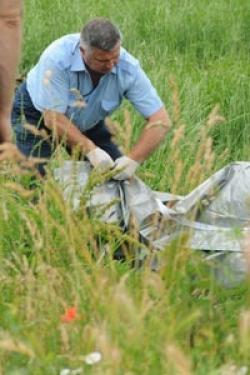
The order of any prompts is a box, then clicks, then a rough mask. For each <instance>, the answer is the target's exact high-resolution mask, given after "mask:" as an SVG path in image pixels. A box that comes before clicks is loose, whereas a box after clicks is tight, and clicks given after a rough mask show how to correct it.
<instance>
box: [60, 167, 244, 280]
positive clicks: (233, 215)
mask: <svg viewBox="0 0 250 375" xmlns="http://www.w3.org/2000/svg"><path fill="white" fill-rule="evenodd" d="M90 173H91V167H90V165H89V163H87V162H72V161H66V162H65V163H64V164H63V166H62V167H61V168H57V169H56V170H55V172H54V175H55V179H56V180H57V181H58V182H59V183H60V185H61V186H63V190H64V197H65V199H67V200H69V201H70V202H71V203H72V206H73V208H74V209H78V208H79V204H80V200H81V196H82V194H83V192H84V189H85V187H86V184H87V182H88V178H89V175H90ZM170 203H171V204H170ZM87 205H88V207H89V210H90V212H91V211H94V212H98V211H99V212H100V213H101V214H100V215H101V216H100V219H101V220H103V221H104V222H107V223H117V224H118V225H120V226H121V227H122V228H123V229H124V230H126V229H128V225H129V221H130V218H131V217H133V218H134V220H135V221H136V222H137V225H138V231H139V233H140V238H141V241H142V242H144V243H146V244H148V245H150V247H151V248H153V249H155V250H158V251H160V250H162V249H164V248H165V247H166V245H168V244H169V243H170V242H171V241H173V240H174V239H176V238H178V236H180V234H181V233H185V232H187V233H188V236H187V238H188V243H187V246H188V247H189V248H191V249H194V250H201V251H202V254H203V255H204V256H206V258H207V259H208V260H210V261H213V271H214V273H215V275H216V277H217V278H218V280H220V282H221V283H222V284H223V285H225V286H232V285H235V284H236V283H237V282H239V281H241V280H242V279H243V278H244V275H245V274H246V271H247V267H246V262H245V258H244V253H243V250H244V243H245V241H243V240H244V238H246V237H247V236H249V238H250V163H248V162H236V163H232V164H230V165H228V166H226V167H225V168H223V169H221V170H219V171H218V172H217V173H215V174H214V175H213V176H211V177H210V178H209V179H207V180H206V181H205V182H203V183H202V184H201V185H199V186H198V187H197V188H196V189H194V190H193V191H192V192H191V193H190V194H188V195H186V196H184V197H183V196H175V195H172V194H168V193H165V192H154V191H152V190H151V189H150V188H149V187H148V186H147V185H145V184H144V183H143V182H142V181H141V180H140V179H139V178H137V177H135V178H133V179H131V180H130V181H124V182H119V181H115V180H110V181H107V182H104V183H102V184H100V185H97V186H95V187H94V188H93V190H92V191H91V192H90V194H89V198H88V201H87ZM170 206H171V208H170Z"/></svg>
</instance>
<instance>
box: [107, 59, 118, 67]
mask: <svg viewBox="0 0 250 375" xmlns="http://www.w3.org/2000/svg"><path fill="white" fill-rule="evenodd" d="M115 64H116V62H115V60H110V61H108V62H107V65H106V67H107V68H108V69H112V68H113V66H114V65H115Z"/></svg>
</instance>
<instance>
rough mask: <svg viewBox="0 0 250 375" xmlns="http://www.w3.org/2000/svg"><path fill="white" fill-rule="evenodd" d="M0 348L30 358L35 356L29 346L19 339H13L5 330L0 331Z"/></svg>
mask: <svg viewBox="0 0 250 375" xmlns="http://www.w3.org/2000/svg"><path fill="white" fill-rule="evenodd" d="M0 349H1V350H3V351H7V352H15V353H20V354H23V355H25V356H27V357H30V358H34V357H35V353H34V352H33V350H32V349H31V348H29V347H28V346H27V345H26V344H24V343H23V342H21V341H20V340H17V339H14V338H13V337H11V336H10V334H9V333H7V332H1V334H0Z"/></svg>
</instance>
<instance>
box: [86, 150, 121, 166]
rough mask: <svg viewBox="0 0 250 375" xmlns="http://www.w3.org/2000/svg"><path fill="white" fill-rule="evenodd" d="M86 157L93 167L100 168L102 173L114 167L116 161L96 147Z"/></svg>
mask: <svg viewBox="0 0 250 375" xmlns="http://www.w3.org/2000/svg"><path fill="white" fill-rule="evenodd" d="M86 157H87V158H88V160H89V161H90V163H91V164H92V165H93V167H94V168H98V169H100V170H101V171H107V170H109V169H111V168H113V167H114V165H115V163H114V160H113V159H112V158H111V156H109V154H108V153H107V152H105V151H104V150H102V149H101V148H99V147H95V148H94V149H93V150H91V151H90V152H88V153H87V154H86Z"/></svg>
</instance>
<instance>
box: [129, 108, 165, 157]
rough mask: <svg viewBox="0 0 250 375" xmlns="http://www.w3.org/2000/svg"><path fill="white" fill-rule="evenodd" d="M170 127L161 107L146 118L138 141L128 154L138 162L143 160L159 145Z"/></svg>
mask: <svg viewBox="0 0 250 375" xmlns="http://www.w3.org/2000/svg"><path fill="white" fill-rule="evenodd" d="M169 127H170V120H169V117H168V114H167V112H166V110H165V109H164V108H163V109H161V110H160V111H159V112H158V113H157V114H155V115H154V116H152V117H151V118H149V119H148V122H147V124H146V126H145V128H144V130H143V132H142V134H141V135H140V138H139V140H138V142H137V143H136V144H135V146H134V147H133V148H132V150H131V151H130V153H129V154H128V156H129V157H130V158H131V159H133V160H136V161H138V162H143V161H144V160H145V159H147V157H148V156H149V155H150V154H151V153H152V152H153V151H154V150H155V149H156V148H157V147H158V146H159V144H160V143H161V142H162V141H163V139H164V138H165V136H166V133H167V131H168V129H169Z"/></svg>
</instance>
